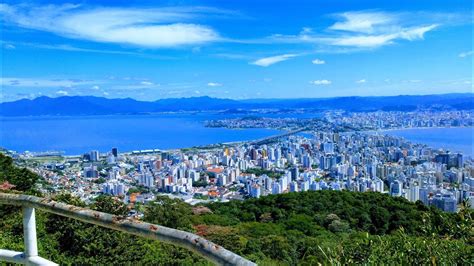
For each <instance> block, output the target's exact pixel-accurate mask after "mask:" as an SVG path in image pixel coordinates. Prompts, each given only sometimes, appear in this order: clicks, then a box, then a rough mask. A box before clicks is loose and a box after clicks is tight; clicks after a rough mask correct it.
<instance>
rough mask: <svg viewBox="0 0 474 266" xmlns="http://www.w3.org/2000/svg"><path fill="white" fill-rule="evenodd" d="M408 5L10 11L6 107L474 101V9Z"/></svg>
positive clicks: (39, 5)
mask: <svg viewBox="0 0 474 266" xmlns="http://www.w3.org/2000/svg"><path fill="white" fill-rule="evenodd" d="M272 3H273V2H272ZM406 3H407V4H406V5H403V4H400V3H399V2H396V3H394V2H390V3H377V5H375V3H372V2H371V1H363V2H358V3H349V2H346V1H340V5H331V6H330V7H329V6H327V5H325V3H324V2H323V1H317V2H314V1H311V2H310V1H298V3H295V4H294V5H292V6H288V5H285V3H284V2H276V3H273V4H270V2H268V1H260V2H259V3H258V4H253V5H252V4H250V3H249V2H246V1H243V2H238V3H219V2H217V1H180V2H179V4H176V2H173V1H171V2H167V4H166V5H161V6H159V5H155V4H152V3H150V2H146V1H133V2H131V3H128V2H126V1H114V3H113V4H112V3H108V2H106V1H103V2H98V1H95V2H92V1H82V2H81V3H80V4H75V3H73V2H71V3H68V4H66V3H62V4H58V3H56V2H48V1H28V2H18V1H5V2H4V4H2V5H0V14H1V19H2V22H3V27H2V34H3V36H2V43H1V45H2V75H1V76H2V77H1V86H2V94H1V98H0V101H2V102H5V101H13V100H17V99H21V98H35V97H39V96H50V97H57V96H65V95H69V96H71V95H93V96H102V97H107V98H125V97H131V98H134V99H138V100H156V99H161V98H179V97H191V96H210V97H218V98H231V99H248V98H324V97H339V96H353V95H356V96H381V95H404V94H440V93H462V92H472V32H471V30H472V9H471V5H470V3H469V2H467V1H461V2H457V3H449V4H448V3H445V2H443V1H434V2H433V1H430V2H429V5H428V4H427V3H428V2H425V1H417V2H415V3H412V2H408V1H406ZM408 3H410V5H408ZM296 15H297V16H296Z"/></svg>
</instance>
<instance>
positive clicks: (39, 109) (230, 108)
mask: <svg viewBox="0 0 474 266" xmlns="http://www.w3.org/2000/svg"><path fill="white" fill-rule="evenodd" d="M417 108H436V109H451V110H472V109H474V93H453V94H436V95H399V96H377V97H361V96H352V97H336V98H300V99H246V100H233V99H222V98H211V97H208V96H203V97H190V98H169V99H160V100H157V101H153V102H148V101H138V100H134V99H131V98H121V99H109V98H102V97H95V96H63V97H57V98H50V97H38V98H35V99H32V100H30V99H22V100H18V101H13V102H3V103H0V115H1V116H42V115H58V116H60V115H65V116H79V115H112V114H146V113H156V112H179V111H227V112H245V111H250V110H252V109H278V110H294V109H311V110H321V111H323V110H334V109H341V110H346V111H356V112H364V111H376V110H384V111H390V110H397V111H412V110H415V109H417Z"/></svg>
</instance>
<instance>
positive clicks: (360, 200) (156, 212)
mask: <svg viewBox="0 0 474 266" xmlns="http://www.w3.org/2000/svg"><path fill="white" fill-rule="evenodd" d="M39 180H40V178H39V177H38V176H36V175H35V174H33V173H31V172H29V171H28V170H26V169H18V168H16V167H14V166H13V164H12V160H11V159H10V158H9V157H6V156H4V155H2V154H0V184H1V183H3V182H4V181H8V182H9V183H10V184H13V185H16V186H17V187H15V189H17V190H19V192H21V193H29V194H38V192H36V191H35V185H34V184H35V183H37V182H39ZM55 199H56V200H58V201H63V202H66V203H69V204H73V205H77V206H85V204H84V203H83V202H81V201H80V200H79V199H78V198H75V197H72V196H70V195H68V194H60V195H57V196H56V197H55ZM87 207H89V208H92V209H96V210H99V211H104V212H109V213H113V214H117V215H124V214H125V213H126V212H127V208H126V206H124V205H123V204H122V203H121V202H120V201H117V200H115V199H113V198H110V197H106V196H100V197H99V198H97V200H96V201H95V203H94V204H92V205H90V206H87ZM143 209H144V212H145V217H144V220H146V221H148V222H153V223H157V224H161V225H164V226H168V227H173V228H178V229H182V230H187V231H191V232H194V233H197V234H199V235H202V236H204V237H205V238H207V239H209V240H211V241H213V242H215V243H217V244H220V245H222V246H224V247H225V248H227V249H229V250H231V251H233V252H235V253H237V254H240V255H242V256H244V257H247V258H249V259H251V260H253V261H255V262H257V263H259V264H262V265H296V264H298V265H314V264H317V263H321V264H374V265H375V264H377V265H378V264H425V265H427V264H432V265H437V264H449V265H452V264H461V265H463V264H464V265H472V264H473V263H474V255H473V254H474V248H473V244H474V234H473V233H474V232H473V228H474V226H473V225H474V224H473V220H472V210H469V208H467V206H463V208H462V209H461V211H460V212H459V213H456V214H449V213H444V212H441V211H439V210H437V209H434V208H427V207H426V206H424V205H423V204H421V203H417V204H413V203H410V202H408V201H406V200H404V199H402V198H393V197H389V196H386V195H382V194H379V193H353V192H338V191H317V192H301V193H288V194H281V195H272V196H267V197H262V198H260V199H250V200H246V201H232V202H228V203H213V204H209V205H207V206H205V208H201V211H200V212H199V213H201V214H194V213H197V212H193V207H192V206H190V205H188V204H186V203H184V202H182V201H180V200H177V199H170V198H167V197H159V198H157V199H156V201H155V202H154V203H152V204H150V205H148V206H144V207H143ZM0 217H2V219H0V248H2V249H11V250H23V243H22V241H23V233H22V219H21V211H20V210H19V209H18V208H16V207H11V206H0ZM37 231H38V238H39V243H38V244H39V252H40V255H41V256H42V257H45V258H48V259H50V260H52V261H55V262H57V263H59V264H61V265H62V264H65V265H70V264H81V265H92V264H101V265H109V264H115V265H122V264H134V265H163V264H165V265H171V264H172V265H204V264H208V263H207V262H206V261H204V260H203V259H201V258H200V257H199V256H198V255H196V254H192V253H190V252H189V251H187V250H184V249H182V248H178V247H174V246H172V245H167V244H162V243H159V242H157V241H151V240H146V239H142V238H138V237H134V236H130V235H128V234H124V233H120V232H115V231H111V230H108V229H104V228H100V227H97V226H93V225H88V224H84V223H82V222H79V221H75V220H71V219H68V218H63V217H59V216H56V215H51V214H47V213H44V212H40V211H38V212H37Z"/></svg>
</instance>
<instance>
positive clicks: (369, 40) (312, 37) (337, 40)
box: [267, 11, 441, 49]
mask: <svg viewBox="0 0 474 266" xmlns="http://www.w3.org/2000/svg"><path fill="white" fill-rule="evenodd" d="M334 17H335V18H336V19H338V20H339V21H336V22H335V23H334V24H333V25H331V26H330V27H328V28H327V29H326V31H325V32H324V33H321V34H315V33H313V32H312V31H308V30H307V29H303V30H302V31H301V32H300V33H299V34H298V35H281V34H276V35H273V36H271V37H270V38H269V39H267V40H271V41H274V42H275V41H276V42H283V43H312V44H323V45H328V46H330V47H332V46H337V47H349V48H357V49H371V48H377V47H381V46H385V45H389V44H393V43H395V42H396V41H399V40H406V41H415V40H422V39H423V38H424V35H425V34H426V33H427V32H429V31H432V30H434V29H436V28H437V27H438V26H439V23H438V22H439V21H441V20H440V18H439V16H438V17H436V16H433V17H436V19H434V18H431V17H429V16H424V17H423V16H417V14H409V13H388V12H378V11H357V12H345V13H340V14H336V15H334ZM413 17H416V19H412V18H413ZM418 17H420V18H418Z"/></svg>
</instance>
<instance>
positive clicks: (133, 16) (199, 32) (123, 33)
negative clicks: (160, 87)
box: [0, 4, 220, 48]
mask: <svg viewBox="0 0 474 266" xmlns="http://www.w3.org/2000/svg"><path fill="white" fill-rule="evenodd" d="M209 12H215V10H203V9H199V8H195V9H193V8H148V9H147V8H142V9H140V8H136V9H132V8H92V9H86V8H82V7H81V6H79V5H71V4H64V5H47V6H42V7H32V6H21V7H20V6H13V5H7V4H3V5H1V6H0V14H2V15H3V20H5V21H6V22H8V23H11V24H15V25H17V26H20V27H23V28H28V29H35V30H41V31H47V32H52V33H55V34H57V35H61V36H64V37H68V38H75V39H84V40H90V41H96V42H106V43H119V44H129V45H135V46H143V47H151V48H159V47H175V46H180V45H192V44H203V43H208V42H213V41H217V40H219V39H220V37H219V34H218V33H217V32H216V31H214V30H213V29H212V28H211V27H209V26H205V25H199V24H194V23H187V22H186V21H189V20H191V19H193V18H194V17H196V16H197V15H199V14H200V13H209Z"/></svg>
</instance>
